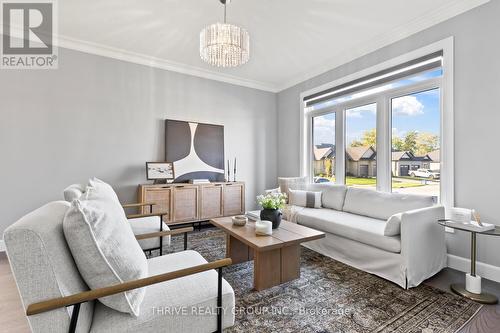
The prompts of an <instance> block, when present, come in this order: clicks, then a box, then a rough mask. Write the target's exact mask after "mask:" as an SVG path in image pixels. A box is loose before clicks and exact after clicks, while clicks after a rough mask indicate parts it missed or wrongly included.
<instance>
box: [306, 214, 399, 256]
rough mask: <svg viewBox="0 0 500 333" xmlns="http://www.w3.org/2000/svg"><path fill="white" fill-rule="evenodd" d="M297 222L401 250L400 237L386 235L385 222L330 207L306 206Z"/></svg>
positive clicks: (392, 249)
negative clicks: (315, 207) (313, 207)
mask: <svg viewBox="0 0 500 333" xmlns="http://www.w3.org/2000/svg"><path fill="white" fill-rule="evenodd" d="M297 222H298V223H299V224H302V225H305V226H307V227H310V228H313V229H316V230H320V231H323V232H328V233H331V234H335V235H338V236H342V237H345V238H348V239H352V240H355V241H358V242H361V243H364V244H368V245H371V246H374V247H377V248H379V249H382V250H386V251H389V252H395V253H399V252H401V239H400V237H397V236H396V237H388V236H384V228H385V222H386V221H383V220H378V219H374V218H370V217H366V216H361V215H355V214H351V213H346V212H342V211H337V210H333V209H328V208H322V209H311V208H304V209H303V210H302V211H300V212H299V213H298V215H297Z"/></svg>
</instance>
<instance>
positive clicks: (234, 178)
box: [233, 157, 236, 182]
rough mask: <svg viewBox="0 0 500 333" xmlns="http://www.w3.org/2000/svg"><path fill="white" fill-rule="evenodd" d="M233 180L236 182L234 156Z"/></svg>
mask: <svg viewBox="0 0 500 333" xmlns="http://www.w3.org/2000/svg"><path fill="white" fill-rule="evenodd" d="M233 182H236V157H235V158H234V172H233Z"/></svg>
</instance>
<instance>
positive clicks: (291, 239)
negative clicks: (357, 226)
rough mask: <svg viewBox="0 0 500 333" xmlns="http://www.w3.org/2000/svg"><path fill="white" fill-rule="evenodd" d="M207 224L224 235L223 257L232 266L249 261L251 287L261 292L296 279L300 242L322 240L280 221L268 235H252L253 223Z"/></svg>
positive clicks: (318, 233)
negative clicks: (251, 278) (222, 231)
mask: <svg viewBox="0 0 500 333" xmlns="http://www.w3.org/2000/svg"><path fill="white" fill-rule="evenodd" d="M210 222H211V223H212V224H213V225H215V226H216V227H218V228H219V229H221V230H224V232H225V233H226V257H229V258H231V259H232V260H233V264H238V263H241V262H245V261H249V260H253V262H254V271H253V286H254V288H255V289H256V290H263V289H267V288H270V287H273V286H277V285H279V284H281V283H284V282H287V281H291V280H294V279H297V278H299V277H300V243H304V242H308V241H312V240H316V239H320V238H323V237H325V234H324V233H323V232H321V231H317V230H314V229H311V228H308V227H304V226H302V225H298V224H295V223H291V222H288V221H282V222H281V224H280V226H279V228H278V229H274V230H273V234H272V235H271V236H258V235H255V222H253V221H249V222H248V223H247V224H246V225H245V226H242V227H238V226H234V225H233V222H232V221H231V218H230V217H221V218H215V219H212V220H210Z"/></svg>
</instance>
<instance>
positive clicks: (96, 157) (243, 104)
mask: <svg viewBox="0 0 500 333" xmlns="http://www.w3.org/2000/svg"><path fill="white" fill-rule="evenodd" d="M59 59H60V62H59V69H58V70H38V71H36V70H31V71H30V70H27V71H10V70H3V71H1V73H0V105H1V106H0V107H1V111H0V112H1V117H0V154H1V155H0V156H1V157H0V159H1V161H2V162H1V163H0V175H1V177H2V178H1V186H0V211H1V218H0V235H1V234H3V230H4V229H5V228H6V227H7V226H9V225H10V224H12V223H13V222H15V221H16V220H17V219H18V218H20V217H21V216H22V215H23V214H26V213H27V212H29V211H31V210H33V209H35V208H37V207H39V206H41V205H43V204H45V203H46V202H48V201H50V200H59V199H62V190H63V189H64V188H65V187H66V186H67V185H69V184H71V183H75V182H86V180H87V179H88V178H89V177H91V176H97V177H100V178H102V179H104V180H105V181H108V182H109V183H110V184H112V185H113V186H114V187H115V188H116V189H117V192H118V194H119V197H120V199H121V200H122V201H123V202H132V201H135V200H136V193H137V185H138V184H140V183H145V182H146V179H145V170H144V169H145V162H146V161H156V160H163V159H164V119H166V118H171V119H180V120H190V121H198V122H207V123H216V124H222V125H224V126H225V142H226V147H225V149H226V157H227V158H234V157H235V156H236V157H237V158H238V166H239V168H238V169H239V170H238V178H239V180H243V181H245V182H246V184H247V191H246V194H247V196H246V198H247V208H254V207H255V203H254V202H255V195H256V194H257V193H260V192H262V191H263V190H264V189H265V188H268V187H270V186H272V185H274V184H275V183H276V174H277V173H276V171H277V157H276V149H277V137H276V128H277V114H276V94H273V93H268V92H263V91H259V90H255V89H249V88H243V87H238V86H234V85H230V84H225V83H221V82H217V81H211V80H206V79H201V78H197V77H193V76H188V75H183V74H178V73H173V72H169V71H164V70H160V69H152V68H149V67H146V66H141V65H135V64H132V63H127V62H122V61H117V60H113V59H109V58H104V57H99V56H94V55H89V54H85V53H81V52H76V51H71V50H65V49H60V50H59Z"/></svg>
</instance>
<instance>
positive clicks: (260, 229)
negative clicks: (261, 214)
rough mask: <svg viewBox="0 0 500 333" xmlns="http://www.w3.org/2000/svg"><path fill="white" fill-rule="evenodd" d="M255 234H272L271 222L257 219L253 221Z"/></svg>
mask: <svg viewBox="0 0 500 333" xmlns="http://www.w3.org/2000/svg"><path fill="white" fill-rule="evenodd" d="M255 234H256V235H262V236H270V235H272V234H273V223H272V222H271V221H266V220H262V221H257V222H255Z"/></svg>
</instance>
